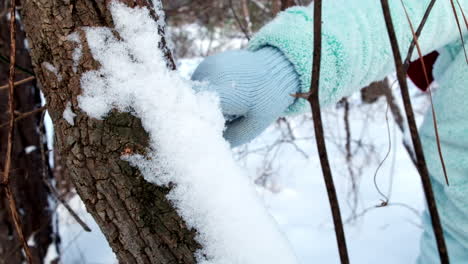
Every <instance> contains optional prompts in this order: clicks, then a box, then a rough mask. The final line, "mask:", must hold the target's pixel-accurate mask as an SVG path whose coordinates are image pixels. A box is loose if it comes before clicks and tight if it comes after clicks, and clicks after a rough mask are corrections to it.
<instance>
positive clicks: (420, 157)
mask: <svg viewBox="0 0 468 264" xmlns="http://www.w3.org/2000/svg"><path fill="white" fill-rule="evenodd" d="M381 4H382V11H383V15H384V18H385V24H386V26H387V31H388V36H389V39H390V43H391V46H392V50H393V55H394V59H395V66H396V69H397V77H398V81H399V83H400V87H401V94H402V97H403V102H404V106H405V110H406V116H407V119H408V125H409V128H410V132H411V138H412V141H413V146H414V151H415V154H416V157H417V164H418V171H419V174H420V175H421V181H422V184H423V188H424V193H425V195H426V200H427V204H428V208H429V212H430V215H431V220H432V226H433V229H434V234H435V237H436V240H437V247H438V250H439V256H440V259H441V263H443V264H446V263H449V258H448V253H447V247H446V245H445V240H444V236H443V229H442V224H441V222H440V218H439V213H438V211H437V205H436V202H435V198H434V192H433V190H432V185H431V179H430V178H429V171H428V169H427V165H426V160H425V159H424V153H423V149H422V145H421V140H420V138H419V134H418V128H417V126H416V121H415V117H414V112H413V107H412V105H411V99H410V96H409V91H408V83H407V80H406V72H405V69H404V66H403V62H402V59H401V54H400V51H399V47H398V40H397V37H396V33H395V29H394V26H393V22H392V16H391V13H390V7H389V5H388V0H381Z"/></svg>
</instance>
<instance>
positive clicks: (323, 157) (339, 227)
mask: <svg viewBox="0 0 468 264" xmlns="http://www.w3.org/2000/svg"><path fill="white" fill-rule="evenodd" d="M321 55H322V1H321V0H315V1H314V51H313V66H312V82H311V84H310V90H309V93H305V94H298V95H296V97H302V98H304V99H307V100H308V101H309V103H310V107H311V109H312V117H313V119H314V131H315V138H316V143H317V149H318V153H319V157H320V164H321V166H322V173H323V178H324V180H325V185H326V188H327V193H328V199H329V202H330V207H331V211H332V216H333V224H334V226H335V235H336V240H337V243H338V250H339V253H340V260H341V263H342V264H347V263H349V257H348V249H347V246H346V237H345V233H344V228H343V221H342V218H341V212H340V206H339V203H338V197H337V195H336V189H335V184H334V182H333V176H332V172H331V168H330V162H329V160H328V154H327V147H326V144H325V136H324V133H323V124H322V114H321V112H320V101H319V90H320V89H319V87H320V66H321V65H320V63H321Z"/></svg>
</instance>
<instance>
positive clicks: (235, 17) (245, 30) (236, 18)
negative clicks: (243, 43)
mask: <svg viewBox="0 0 468 264" xmlns="http://www.w3.org/2000/svg"><path fill="white" fill-rule="evenodd" d="M229 7H230V8H231V11H232V14H233V15H234V19H235V20H236V22H237V24H238V25H239V28H240V29H241V30H242V33H244V36H245V38H246V39H247V40H249V41H250V34H249V31H248V30H247V29H246V28H245V26H244V24H242V21H241V20H240V18H239V17H238V16H237V13H236V10H235V8H234V4H233V3H232V0H229Z"/></svg>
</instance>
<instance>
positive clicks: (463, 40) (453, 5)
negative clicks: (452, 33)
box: [450, 0, 468, 63]
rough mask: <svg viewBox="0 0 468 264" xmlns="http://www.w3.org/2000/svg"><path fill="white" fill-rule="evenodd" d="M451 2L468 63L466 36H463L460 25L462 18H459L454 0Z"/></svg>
mask: <svg viewBox="0 0 468 264" xmlns="http://www.w3.org/2000/svg"><path fill="white" fill-rule="evenodd" d="M450 4H451V5H452V10H453V15H454V16H455V21H456V22H457V27H458V32H459V33H460V39H461V42H462V47H463V52H464V53H465V60H466V63H468V53H467V52H466V48H465V38H464V37H463V31H462V28H461V26H460V20H459V19H458V14H457V9H456V8H455V3H454V2H453V0H450ZM460 8H461V7H460ZM462 12H463V11H462ZM465 22H466V20H465ZM467 27H468V23H467Z"/></svg>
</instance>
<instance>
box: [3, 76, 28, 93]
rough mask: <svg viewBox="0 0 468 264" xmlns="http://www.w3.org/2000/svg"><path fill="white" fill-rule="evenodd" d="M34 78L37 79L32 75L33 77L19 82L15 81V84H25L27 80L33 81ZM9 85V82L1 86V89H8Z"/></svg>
mask: <svg viewBox="0 0 468 264" xmlns="http://www.w3.org/2000/svg"><path fill="white" fill-rule="evenodd" d="M34 79H36V77H34V76H31V77H28V78H26V79H23V80H20V81H17V82H15V83H14V84H13V85H14V86H15V87H16V86H18V85H21V84H25V83H27V82H30V81H33V80H34ZM8 86H9V85H8V84H5V85H3V86H0V90H4V89H8Z"/></svg>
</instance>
